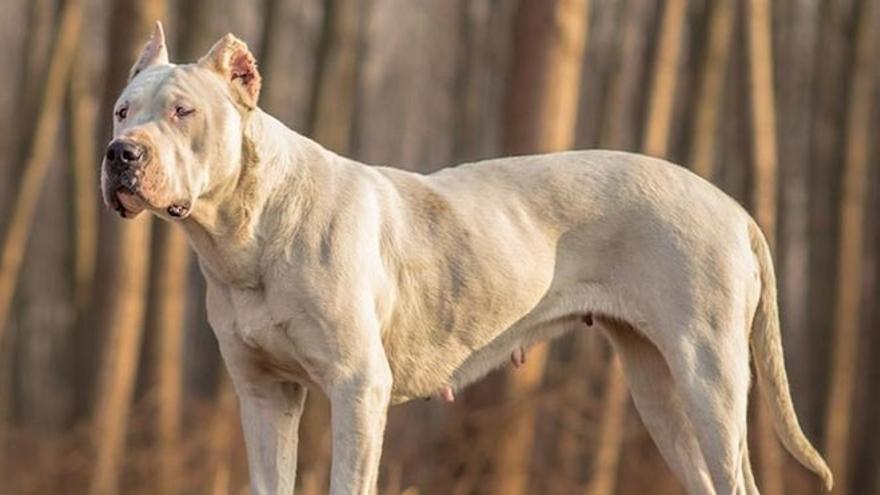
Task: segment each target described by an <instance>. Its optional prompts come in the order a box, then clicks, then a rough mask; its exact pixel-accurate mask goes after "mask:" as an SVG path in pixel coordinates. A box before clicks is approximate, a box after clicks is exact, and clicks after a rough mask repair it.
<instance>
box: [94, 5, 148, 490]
mask: <svg viewBox="0 0 880 495" xmlns="http://www.w3.org/2000/svg"><path fill="white" fill-rule="evenodd" d="M164 12H165V3H164V1H162V0H126V1H121V2H117V3H115V4H114V5H113V10H112V12H111V15H110V17H109V22H110V47H111V50H110V54H109V56H110V64H109V68H108V85H107V87H106V92H105V94H104V100H103V106H102V108H103V109H109V108H111V107H112V102H113V101H114V100H115V99H116V97H117V96H118V93H119V91H120V90H121V88H122V87H123V86H124V84H125V80H126V78H127V74H128V67H129V66H130V64H131V63H132V61H133V60H134V59H135V57H136V56H137V54H138V52H139V50H140V49H141V48H142V46H143V42H144V40H146V39H147V35H148V33H149V31H150V29H151V27H152V25H153V23H154V22H155V21H156V20H157V19H161V18H162V17H163V14H164ZM106 113H107V114H109V110H107V112H106ZM151 220H152V217H151V216H150V215H149V214H142V215H141V216H140V217H138V218H137V219H134V220H131V221H120V220H118V219H113V220H112V221H111V220H108V221H107V222H106V225H105V229H103V230H104V231H105V232H106V235H105V236H104V238H103V241H104V246H102V247H103V248H104V249H106V250H107V251H110V252H111V253H112V255H110V256H108V261H110V262H109V263H108V265H109V266H107V271H106V272H105V273H104V274H103V275H104V278H101V277H99V280H101V281H102V282H104V283H106V284H107V287H106V288H105V291H104V292H103V293H102V295H103V298H102V299H101V302H102V303H104V305H105V307H106V310H105V311H106V313H105V316H106V320H105V324H106V325H107V330H108V332H109V333H108V335H109V343H108V345H107V348H106V349H105V354H104V357H103V364H102V369H101V380H100V383H99V389H98V399H97V409H96V411H95V420H94V421H95V422H94V425H93V428H94V430H93V434H94V444H95V446H96V460H95V464H94V469H93V472H92V477H91V480H90V486H89V493H90V494H92V495H105V494H113V493H117V491H118V489H119V488H118V484H119V478H120V471H121V467H122V460H123V458H124V451H125V449H124V445H125V439H126V432H127V427H128V416H129V411H130V408H131V400H132V395H133V391H134V384H135V379H136V374H137V367H138V362H139V359H140V353H141V341H142V336H143V323H144V310H145V303H146V298H147V281H148V277H149V275H148V274H149V263H150V234H151V225H152V221H151Z"/></svg>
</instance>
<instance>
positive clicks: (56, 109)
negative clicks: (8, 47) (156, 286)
mask: <svg viewBox="0 0 880 495" xmlns="http://www.w3.org/2000/svg"><path fill="white" fill-rule="evenodd" d="M81 28H82V0H71V1H69V2H68V3H67V4H65V7H64V10H63V11H62V13H61V20H60V23H59V28H58V35H57V36H56V38H55V41H54V42H53V48H52V55H51V58H50V60H49V69H48V73H47V75H46V84H45V87H44V90H43V94H42V97H41V102H40V107H39V110H38V112H37V120H36V124H35V126H34V133H33V140H32V143H31V146H30V151H29V153H28V157H27V160H26V161H25V166H24V173H23V175H22V178H21V184H20V186H19V189H18V194H17V196H16V201H15V208H14V211H13V212H12V217H11V219H10V221H9V225H8V227H7V229H6V235H5V237H4V242H3V251H2V255H0V341H2V338H3V329H4V328H5V327H6V322H7V320H8V318H9V305H10V303H11V302H12V296H13V293H14V291H15V285H16V282H17V281H18V275H19V270H20V269H21V262H22V259H23V258H24V248H25V243H26V242H27V238H28V233H29V231H30V227H31V224H32V222H33V217H34V212H35V210H36V205H37V200H38V199H39V194H40V190H41V189H42V185H43V180H44V179H45V177H46V171H47V170H48V167H49V161H50V159H51V157H52V150H53V149H54V147H53V146H52V141H53V140H54V139H55V136H56V134H57V133H58V127H59V125H60V122H61V112H62V109H63V108H64V105H63V102H64V94H65V93H64V91H65V89H66V87H67V81H68V77H69V76H70V69H71V67H72V64H73V60H74V56H73V55H74V53H75V50H76V46H77V40H78V38H79V34H80V30H81Z"/></svg>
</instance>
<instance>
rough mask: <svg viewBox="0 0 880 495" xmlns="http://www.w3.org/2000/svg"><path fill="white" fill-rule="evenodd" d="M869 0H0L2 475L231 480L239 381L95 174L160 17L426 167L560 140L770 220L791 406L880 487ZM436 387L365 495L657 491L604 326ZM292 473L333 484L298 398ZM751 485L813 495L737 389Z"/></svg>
mask: <svg viewBox="0 0 880 495" xmlns="http://www.w3.org/2000/svg"><path fill="white" fill-rule="evenodd" d="M878 4H880V0H714V1H713V0H521V1H516V0H363V1H359V0H260V1H257V0H253V1H245V0H241V1H233V0H215V1H209V0H193V1H185V0H2V2H0V47H2V49H0V67H2V68H3V69H4V70H3V72H4V73H5V74H6V76H5V78H4V81H3V83H2V85H0V235H2V237H0V239H2V245H0V249H2V255H0V256H2V258H0V259H2V262H0V494H3V495H5V494H49V493H52V494H56V493H65V494H66V493H83V494H85V493H88V494H92V495H105V494H114V493H126V494H129V493H131V494H217V495H220V494H241V493H246V491H247V488H246V483H247V481H246V480H247V473H246V468H245V464H244V448H243V444H242V440H241V434H240V430H239V426H238V417H237V410H236V401H235V398H234V395H233V393H232V391H231V390H230V386H229V384H228V382H227V380H226V378H225V374H224V372H223V370H222V364H221V362H220V360H219V357H218V353H217V347H216V344H215V341H214V338H213V335H212V334H211V331H210V329H209V328H208V326H207V323H206V320H205V312H204V307H203V300H204V295H203V291H204V284H203V282H202V280H201V275H200V274H199V272H198V268H197V266H196V263H195V262H194V256H193V255H192V254H191V253H190V251H189V248H188V246H187V244H186V241H185V239H184V238H183V237H182V236H181V235H180V233H179V232H177V231H175V230H173V229H171V228H169V225H166V224H162V223H161V222H159V221H152V220H151V219H150V218H149V217H148V216H147V215H142V216H141V218H139V219H138V220H136V221H134V222H122V221H120V220H119V219H118V218H116V217H115V216H114V215H113V214H111V213H110V212H108V211H107V210H106V209H105V208H104V207H103V206H102V205H101V202H100V198H99V193H98V168H99V156H100V154H101V150H102V149H103V147H104V145H105V144H106V143H107V141H108V137H109V132H110V125H111V119H110V111H109V108H110V105H111V103H112V102H113V100H114V99H115V98H116V95H117V94H118V92H119V91H120V89H121V87H122V86H123V85H124V81H125V78H126V76H127V73H128V69H129V67H130V65H131V64H132V63H133V61H134V59H135V56H136V53H137V52H138V51H139V49H140V47H141V46H143V43H144V41H145V40H146V37H147V35H148V33H149V30H150V27H151V25H152V23H153V21H154V20H156V19H162V20H163V21H164V23H165V28H166V32H167V34H168V38H169V44H170V47H171V58H172V60H174V61H178V62H190V61H194V60H195V59H197V58H198V57H199V56H200V55H202V54H204V53H205V52H206V51H207V50H208V48H209V47H210V46H211V44H212V43H213V42H214V41H215V40H216V39H217V38H219V36H221V35H222V34H224V33H226V32H228V31H231V32H234V33H236V34H237V35H238V36H240V37H241V38H243V39H244V40H246V41H247V42H248V43H249V45H250V47H251V48H252V49H253V51H254V52H255V54H256V55H257V58H258V60H259V62H260V68H261V71H262V73H263V76H264V86H263V92H262V99H261V105H262V106H263V108H265V109H267V110H268V111H269V112H271V113H273V114H275V115H276V116H278V117H279V118H280V119H282V120H283V121H284V122H286V123H287V124H289V125H290V126H291V127H292V128H294V129H296V130H297V131H299V132H301V133H303V134H306V135H309V136H311V137H313V138H315V139H317V140H318V141H320V142H321V143H323V144H325V145H326V146H327V147H329V148H331V149H333V150H336V151H338V152H341V153H344V154H348V155H350V156H353V157H355V158H357V159H360V160H362V161H365V162H367V163H373V164H390V165H395V166H399V167H402V168H405V169H409V170H415V171H420V172H431V171H434V170H437V169H438V168H441V167H444V166H447V165H449V164H453V163H458V162H461V161H467V160H476V159H480V158H487V157H495V156H500V155H507V154H517V153H526V152H535V151H547V150H554V149H564V148H593V147H604V148H617V149H626V150H638V151H642V152H645V153H648V154H651V155H656V156H663V157H668V158H669V159H671V160H673V161H675V162H677V163H679V164H681V165H682V166H685V167H689V168H691V169H693V170H694V171H695V172H697V173H699V174H701V175H703V176H705V177H708V178H709V179H711V180H712V181H713V182H715V183H716V184H717V185H718V186H719V187H720V188H722V189H723V190H724V191H726V192H727V193H729V194H730V195H732V196H733V197H735V198H737V199H738V200H739V201H740V202H741V203H742V204H744V205H746V206H747V207H748V208H749V209H750V210H751V211H752V212H753V213H754V214H755V215H756V217H757V218H758V220H759V221H760V223H761V224H762V225H763V226H764V228H765V229H766V231H767V233H768V237H769V238H770V239H771V240H772V242H773V245H774V251H775V255H776V260H777V270H778V274H779V280H780V285H781V293H780V304H781V307H782V320H783V332H784V340H785V348H786V358H787V365H788V373H789V377H790V379H791V385H792V393H793V396H794V402H795V405H796V408H797V411H798V414H799V417H800V419H801V421H802V423H803V426H804V429H805V431H806V432H807V434H808V436H809V437H810V438H811V439H813V440H814V442H815V443H816V444H817V445H818V446H820V448H821V450H822V451H823V452H825V453H826V454H827V456H828V458H829V460H830V462H831V465H832V468H833V470H834V472H835V476H836V478H837V483H838V484H837V488H836V490H835V492H836V493H841V494H843V493H852V494H869V493H880V385H878V383H880V359H878V358H877V357H878V356H880V332H878V331H877V329H878V328H880V309H878V299H880V297H878V285H877V280H878V275H880V267H878V263H877V260H878V255H880V243H878V240H880V238H878V236H880V229H878V226H880V222H878V214H877V213H878V207H880V174H878V170H880V167H878V155H880V144H878V142H880V141H878V139H877V137H878V136H880V111H878V108H880V105H878V104H877V103H878V98H880V92H878V91H880V83H878V66H880V5H878ZM529 358H530V359H529V363H528V365H527V366H526V367H525V368H524V369H520V370H517V371H515V372H514V371H512V370H501V371H499V372H496V373H494V374H493V375H491V376H490V377H488V378H487V379H486V380H484V381H483V382H482V383H480V384H477V385H476V386H473V387H471V388H470V389H469V390H467V391H466V392H464V393H463V394H462V395H461V396H460V397H459V399H458V400H457V401H456V402H455V403H454V404H452V405H447V404H443V403H438V402H437V401H431V402H423V403H413V404H408V405H404V406H400V407H396V408H394V409H393V410H392V412H391V418H390V422H389V427H388V431H387V434H386V451H385V454H384V457H383V463H382V474H381V478H382V481H381V487H380V493H382V494H394V495H396V494H399V493H406V494H407V495H415V494H500V495H517V494H529V493H542V494H547V495H550V494H576V493H585V494H591V495H604V494H612V493H620V494H640V493H651V494H667V493H668V494H673V493H680V492H681V489H680V487H679V486H678V485H677V483H676V482H675V481H674V479H673V478H672V477H671V475H670V473H669V472H668V470H667V469H666V467H665V466H664V465H663V462H662V460H661V459H660V457H659V455H658V453H657V451H656V449H655V448H654V446H653V444H652V443H651V441H650V439H649V437H648V435H647V433H646V432H645V430H644V429H643V427H642V426H641V424H640V422H639V419H638V417H637V415H636V413H635V411H634V409H633V408H632V406H631V404H630V400H629V398H628V395H627V393H626V389H625V384H624V383H623V382H622V380H621V375H620V371H619V369H618V368H617V365H616V363H615V361H614V360H613V357H612V356H611V353H610V352H609V350H608V346H607V344H606V343H605V341H604V339H603V338H602V336H601V335H596V333H595V332H593V333H584V334H580V335H574V336H570V337H567V338H565V339H563V340H561V341H559V342H557V343H556V344H554V345H553V346H551V347H550V348H539V349H533V350H532V351H531V353H530V355H529ZM311 399H312V400H310V402H309V408H308V411H307V413H306V419H305V420H304V424H303V425H302V428H301V430H302V433H301V442H300V470H299V478H298V480H299V481H298V483H299V485H300V490H299V491H298V492H299V493H303V494H307V495H311V494H318V493H326V486H327V474H328V473H327V471H328V466H329V430H328V428H327V421H326V414H327V407H328V406H327V403H326V401H325V400H323V399H322V398H321V397H320V394H312V397H311ZM753 404H755V405H754V406H753V408H752V409H753V411H752V415H751V419H750V430H751V437H752V438H751V447H752V457H753V464H754V465H755V466H756V470H757V471H758V479H759V484H760V485H761V486H762V488H763V491H764V493H767V494H770V495H780V494H795V493H796V494H811V493H819V492H820V490H819V484H818V482H817V480H816V479H815V478H814V477H813V476H811V475H810V474H808V473H806V472H805V471H804V470H803V469H802V468H800V467H799V466H798V465H796V464H795V462H794V461H793V460H792V459H791V458H790V457H789V456H788V455H787V454H786V453H785V452H784V451H782V450H781V449H780V447H779V445H778V443H777V442H776V440H775V438H774V437H773V435H772V433H770V432H769V429H768V425H767V417H766V415H765V414H764V413H763V409H762V407H760V401H754V403H753Z"/></svg>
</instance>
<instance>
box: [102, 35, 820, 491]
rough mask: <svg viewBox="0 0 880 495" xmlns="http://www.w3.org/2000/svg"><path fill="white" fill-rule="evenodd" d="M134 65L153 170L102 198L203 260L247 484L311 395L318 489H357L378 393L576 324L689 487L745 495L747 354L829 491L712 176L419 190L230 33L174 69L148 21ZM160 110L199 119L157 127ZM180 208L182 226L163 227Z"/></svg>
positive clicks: (551, 179) (731, 207)
mask: <svg viewBox="0 0 880 495" xmlns="http://www.w3.org/2000/svg"><path fill="white" fill-rule="evenodd" d="M249 71H250V72H249ZM132 73H133V75H132V80H131V81H130V84H129V86H128V88H126V90H125V91H124V92H123V95H122V96H121V97H120V105H126V107H125V108H126V110H127V117H126V120H121V119H120V120H119V121H118V122H117V124H116V127H115V131H114V137H115V138H116V139H132V140H139V142H142V143H146V145H147V146H149V147H152V148H154V150H153V153H152V154H151V156H152V157H154V158H153V159H152V161H151V162H149V163H147V164H144V165H143V169H144V170H146V171H147V172H144V173H145V174H146V173H152V174H154V176H155V177H164V179H155V180H154V181H153V182H151V183H150V184H152V185H148V186H144V188H145V189H144V190H138V191H134V190H130V191H129V192H130V194H129V195H128V196H126V195H123V196H125V198H124V201H122V203H121V204H120V203H119V200H118V199H117V197H118V196H119V195H120V194H121V193H117V192H116V185H115V184H116V182H114V181H115V180H116V179H115V177H114V175H113V171H112V170H108V166H107V164H105V167H104V169H105V170H104V179H103V180H104V194H105V198H106V199H107V201H108V204H111V205H112V206H114V207H115V208H117V209H119V210H120V212H121V213H122V214H123V216H130V215H134V214H137V212H138V211H139V210H138V208H136V207H137V205H138V204H140V205H141V206H143V207H146V208H148V209H150V210H152V211H153V212H155V213H157V214H159V215H160V216H162V217H163V218H166V219H169V220H173V221H177V222H178V223H180V224H181V226H182V228H184V229H185V230H186V232H187V234H188V235H189V238H190V240H191V243H192V245H193V247H194V248H195V250H196V252H197V253H198V257H199V263H200V265H201V268H202V271H203V273H204V275H205V278H206V279H207V282H208V295H207V305H208V315H209V319H210V322H211V326H212V327H213V329H214V332H215V333H216V335H217V339H218V341H219V343H220V348H221V351H222V354H223V358H224V360H225V362H226V365H227V367H228V369H229V372H230V374H231V376H232V379H233V382H234V385H235V388H236V392H237V394H238V396H239V399H240V402H241V411H242V419H243V424H244V431H245V436H246V443H247V449H248V458H249V463H250V469H251V486H252V493H254V494H278V495H280V494H289V493H291V491H292V488H293V485H294V479H295V469H296V443H297V427H298V424H299V416H300V414H301V412H302V408H303V404H304V401H305V396H306V390H307V389H309V388H312V389H317V390H320V391H323V393H325V394H326V395H327V396H328V397H329V399H330V402H331V405H332V428H333V465H332V471H331V493H334V494H340V495H341V494H370V493H375V489H376V479H377V473H378V467H379V460H380V455H381V447H382V435H383V430H384V424H385V416H386V409H387V407H388V406H389V404H390V403H400V402H405V401H408V400H411V399H418V398H423V397H426V396H430V395H433V394H435V393H437V392H438V391H440V390H444V388H445V387H451V388H452V389H460V388H462V387H464V386H466V385H467V384H469V383H472V382H474V381H475V380H477V379H479V378H480V377H481V376H483V375H485V374H486V373H487V372H488V371H489V370H491V369H492V368H494V367H497V366H499V365H501V364H504V363H506V362H507V361H508V358H509V357H510V356H511V353H512V352H515V351H516V350H517V349H519V348H520V347H526V348H527V347H528V346H529V345H532V344H534V343H536V342H539V341H543V340H547V339H549V338H553V337H556V336H558V335H560V334H562V333H563V332H565V331H567V330H570V329H578V331H587V330H586V326H585V325H584V324H583V318H584V315H592V316H593V317H594V318H595V321H596V327H598V328H601V329H602V330H603V331H605V332H606V333H607V334H608V336H609V337H610V338H611V341H612V342H613V344H614V347H615V349H616V350H617V351H618V353H619V355H620V358H621V362H622V363H623V367H624V371H625V374H626V378H627V381H628V384H629V386H630V390H631V391H632V394H633V398H634V400H635V404H636V406H637V408H638V410H639V413H640V414H641V416H642V418H643V420H644V422H645V424H646V426H647V428H648V430H649V431H650V433H651V435H652V437H653V439H654V440H655V442H656V443H657V445H658V447H659V448H660V451H661V452H662V454H663V456H664V458H665V459H666V461H667V462H668V464H669V465H670V467H671V468H672V470H673V471H674V472H675V474H676V475H677V476H678V478H679V479H680V480H681V482H682V483H683V484H684V486H685V488H686V489H687V491H688V492H689V493H694V494H697V493H719V494H729V493H749V494H752V493H757V489H756V487H755V483H754V478H753V476H752V472H751V468H750V465H749V457H748V448H747V446H746V426H747V425H746V405H747V397H748V390H749V381H750V371H749V358H750V349H751V356H753V357H754V359H755V362H756V364H757V369H758V376H759V382H760V384H761V386H762V387H763V388H764V391H765V392H766V394H765V395H766V396H767V397H768V398H769V399H770V409H771V410H772V411H773V414H774V418H775V420H776V422H775V424H776V428H777V432H778V433H779V436H780V438H781V439H782V441H783V442H784V444H785V446H786V447H787V448H788V450H789V451H790V452H791V453H792V454H793V455H794V456H795V457H796V458H797V459H798V460H799V461H800V462H801V463H803V464H804V465H805V466H806V467H808V468H810V469H812V470H813V471H815V472H816V473H818V474H819V475H820V476H822V478H823V479H824V480H825V482H826V484H827V486H828V487H829V488H830V486H831V474H830V472H829V471H828V468H827V466H826V465H825V463H824V461H823V460H822V458H821V457H820V456H819V454H818V453H817V452H816V451H815V450H814V449H813V448H812V446H811V445H810V444H809V442H808V441H807V440H806V438H805V437H804V435H803V433H802V432H801V430H800V428H799V426H798V423H797V419H796V417H795V414H794V409H793V407H792V404H791V398H790V394H789V390H788V384H787V379H786V375H785V369H784V366H783V360H782V347H781V341H780V333H779V322H778V316H777V308H776V290H775V279H774V274H773V267H772V263H771V258H770V253H769V250H768V248H767V243H766V241H765V239H764V237H763V235H762V234H761V232H760V230H759V229H758V227H757V225H756V224H755V222H754V221H753V220H752V219H751V218H750V217H749V215H748V214H747V213H746V212H745V211H744V210H743V209H742V208H741V207H740V206H739V205H738V204H736V202H734V201H733V200H731V199H730V198H729V197H728V196H726V195H725V194H723V193H722V192H721V191H719V190H718V189H717V188H715V187H714V186H712V185H711V184H710V183H708V182H706V181H704V180H703V179H701V178H699V177H697V176H696V175H694V174H692V173H690V172H688V171H687V170H685V169H683V168H681V167H678V166H675V165H672V164H669V163H667V162H665V161H662V160H658V159H654V158H649V157H646V156H641V155H636V154H629V153H621V152H614V151H580V152H569V153H556V154H547V155H539V156H526V157H516V158H506V159H498V160H489V161H484V162H479V163H473V164H466V165H459V166H457V167H453V168H448V169H444V170H442V171H440V172H437V173H435V174H432V175H427V176H426V175H419V174H414V173H409V172H404V171H401V170H396V169H392V168H383V167H371V166H366V165H362V164H360V163H357V162H355V161H352V160H349V159H346V158H343V157H341V156H338V155H336V154H334V153H332V152H330V151H328V150H326V149H324V148H322V147H321V146H320V145H318V144H316V143H314V142H313V141H310V140H309V139H307V138H305V137H302V136H300V135H298V134H296V133H295V132H293V131H291V130H289V129H287V128H286V127H285V126H284V125H283V124H281V123H280V122H278V121H277V120H275V119H274V118H272V117H270V116H269V115H267V114H265V113H264V112H262V111H261V110H260V109H259V108H257V107H256V97H257V95H258V91H259V77H258V73H257V72H256V66H255V64H254V63H253V57H252V56H251V55H250V53H249V52H247V48H246V47H245V46H244V44H243V43H241V42H240V41H238V40H237V39H235V38H234V37H231V36H227V37H226V38H224V39H223V40H221V41H220V42H218V44H217V45H215V47H214V49H213V50H212V52H211V53H210V54H208V56H206V57H205V58H204V59H203V60H202V61H200V62H199V63H198V64H195V65H187V66H175V65H170V64H168V61H167V52H165V46H164V35H163V34H162V32H161V29H160V28H157V32H156V33H155V34H154V37H153V39H152V41H151V42H150V43H149V44H148V46H147V49H146V50H145V54H144V56H142V58H141V60H139V61H138V63H137V64H136V66H135V69H134V70H133V72H132ZM254 81H256V85H254ZM255 91H256V92H255ZM181 95H182V96H181ZM176 99H177V100H181V101H184V102H186V104H187V105H192V106H193V108H194V109H196V112H197V113H196V114H195V116H194V117H187V119H189V120H186V121H183V120H180V121H178V120H175V119H177V118H178V117H174V116H173V115H172V116H169V115H170V114H169V113H168V105H172V104H174V101H177V100H176ZM180 119H182V117H181V118H180ZM132 195H134V196H137V198H136V199H131V197H132ZM175 201H176V202H178V203H179V204H182V205H186V207H187V214H186V216H185V217H184V218H171V217H169V214H168V213H166V207H168V206H169V204H171V203H169V202H175ZM138 202H140V203H138ZM174 204H177V203H174ZM132 205H134V206H132ZM169 211H170V210H169ZM175 216H176V215H175Z"/></svg>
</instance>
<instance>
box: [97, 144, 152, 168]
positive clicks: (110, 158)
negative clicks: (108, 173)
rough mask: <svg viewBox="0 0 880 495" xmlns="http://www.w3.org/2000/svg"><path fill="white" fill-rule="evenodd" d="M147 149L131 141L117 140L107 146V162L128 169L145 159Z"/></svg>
mask: <svg viewBox="0 0 880 495" xmlns="http://www.w3.org/2000/svg"><path fill="white" fill-rule="evenodd" d="M145 155H146V149H145V148H144V147H143V146H141V145H139V144H137V143H133V142H131V141H123V140H116V141H113V142H112V143H110V146H108V147H107V155H106V157H107V162H108V163H110V164H111V165H114V166H115V167H117V168H119V169H126V168H129V167H132V166H134V165H138V164H140V163H141V162H143V161H144V157H145Z"/></svg>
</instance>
